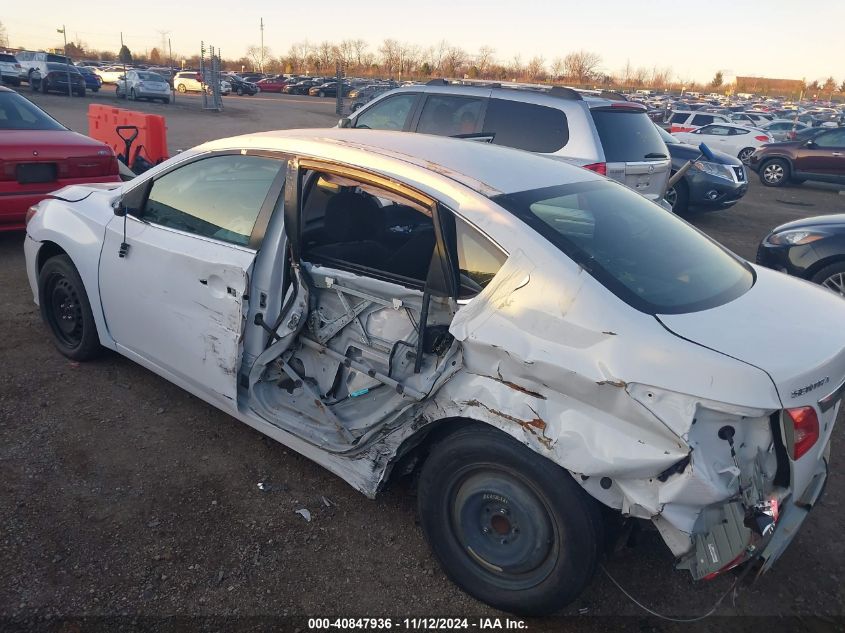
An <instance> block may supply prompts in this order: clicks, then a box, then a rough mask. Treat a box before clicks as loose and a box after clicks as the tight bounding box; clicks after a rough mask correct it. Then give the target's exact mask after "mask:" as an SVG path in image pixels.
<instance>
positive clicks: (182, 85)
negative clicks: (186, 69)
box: [176, 84, 188, 94]
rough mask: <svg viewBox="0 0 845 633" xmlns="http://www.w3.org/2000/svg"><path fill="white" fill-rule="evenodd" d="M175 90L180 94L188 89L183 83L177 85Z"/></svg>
mask: <svg viewBox="0 0 845 633" xmlns="http://www.w3.org/2000/svg"><path fill="white" fill-rule="evenodd" d="M176 90H178V91H179V92H181V93H182V94H185V93H186V92H187V91H188V89H187V88H185V84H179V85H178V86H176Z"/></svg>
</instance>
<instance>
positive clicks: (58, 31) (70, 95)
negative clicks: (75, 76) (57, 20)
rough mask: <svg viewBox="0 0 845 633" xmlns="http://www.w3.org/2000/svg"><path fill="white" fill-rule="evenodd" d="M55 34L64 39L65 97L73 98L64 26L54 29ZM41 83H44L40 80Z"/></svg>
mask: <svg viewBox="0 0 845 633" xmlns="http://www.w3.org/2000/svg"><path fill="white" fill-rule="evenodd" d="M56 32H57V33H61V34H62V37H64V39H65V70H66V71H67V96H68V97H72V96H73V85H72V84H71V83H70V60H69V59H68V57H67V29H65V25H64V24H62V28H60V29H56ZM41 81H44V79H42V80H41Z"/></svg>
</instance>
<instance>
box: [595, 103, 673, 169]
mask: <svg viewBox="0 0 845 633" xmlns="http://www.w3.org/2000/svg"><path fill="white" fill-rule="evenodd" d="M590 112H591V114H592V115H593V121H595V123H596V129H597V130H598V133H599V138H600V139H601V144H602V147H603V148H604V156H605V161H607V162H608V163H626V162H631V161H640V160H649V159H654V158H668V156H669V152H668V150H667V149H666V144H665V143H664V142H663V139H662V138H660V134H659V133H658V132H657V130H656V129H655V127H654V123H652V121H651V119H649V118H648V115H646V113H645V112H639V111H638V112H631V111H630V110H629V111H625V110H621V109H614V110H591V111H590Z"/></svg>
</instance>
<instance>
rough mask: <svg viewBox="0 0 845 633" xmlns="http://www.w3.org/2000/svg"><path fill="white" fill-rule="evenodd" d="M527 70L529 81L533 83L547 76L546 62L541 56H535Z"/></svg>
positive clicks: (529, 62)
mask: <svg viewBox="0 0 845 633" xmlns="http://www.w3.org/2000/svg"><path fill="white" fill-rule="evenodd" d="M526 70H527V71H528V79H530V80H531V81H538V80H541V79H544V78H545V76H546V60H545V59H543V58H542V57H541V56H540V55H535V56H534V57H532V58H531V59H530V60H529V61H528V66H527V67H526Z"/></svg>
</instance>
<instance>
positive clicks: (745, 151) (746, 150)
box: [737, 147, 754, 165]
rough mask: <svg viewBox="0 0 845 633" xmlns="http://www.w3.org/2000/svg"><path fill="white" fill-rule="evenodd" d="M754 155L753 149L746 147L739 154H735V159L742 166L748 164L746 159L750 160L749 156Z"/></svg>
mask: <svg viewBox="0 0 845 633" xmlns="http://www.w3.org/2000/svg"><path fill="white" fill-rule="evenodd" d="M753 153H754V148H753V147H746V148H744V149H742V150H740V152H739V154H737V158H738V159H739V160H741V161H742V163H743V164H744V165H747V164H748V159H749V158H751V154H753Z"/></svg>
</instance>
